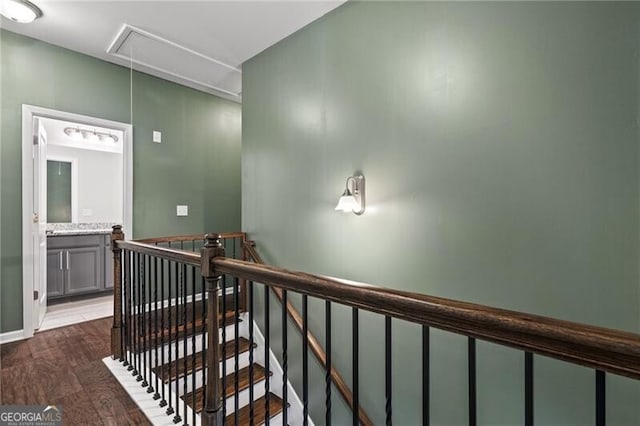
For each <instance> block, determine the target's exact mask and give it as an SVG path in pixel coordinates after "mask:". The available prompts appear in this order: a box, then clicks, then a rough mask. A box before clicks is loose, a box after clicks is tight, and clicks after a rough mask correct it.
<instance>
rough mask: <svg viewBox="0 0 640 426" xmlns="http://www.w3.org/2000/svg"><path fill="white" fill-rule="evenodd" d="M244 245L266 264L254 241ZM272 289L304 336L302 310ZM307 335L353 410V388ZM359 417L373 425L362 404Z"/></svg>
mask: <svg viewBox="0 0 640 426" xmlns="http://www.w3.org/2000/svg"><path fill="white" fill-rule="evenodd" d="M243 247H244V250H245V251H246V257H247V258H248V259H250V260H251V261H253V262H254V263H256V264H258V265H265V263H264V261H263V260H262V257H261V256H260V254H259V253H258V252H257V251H256V249H255V242H254V241H249V240H245V241H244V243H243ZM245 281H246V280H245ZM271 291H272V292H273V294H274V295H275V296H276V298H277V299H278V301H279V302H280V303H281V304H283V305H284V306H285V309H286V311H287V314H288V316H289V318H291V320H292V321H293V324H294V325H295V326H296V328H297V329H298V332H300V333H301V334H302V335H303V336H304V335H305V332H304V329H305V325H304V321H303V318H302V315H300V312H298V310H297V309H296V308H295V306H293V304H292V303H291V302H289V301H285V300H284V299H285V296H284V293H283V290H282V289H280V288H278V287H271ZM306 336H307V344H308V345H309V347H310V348H311V351H312V352H313V354H314V355H315V357H316V359H317V360H318V362H319V363H320V365H321V366H322V367H323V368H324V369H325V371H328V372H329V375H330V377H331V381H332V382H333V384H334V385H335V387H336V389H338V392H340V395H342V398H343V399H344V401H345V402H346V404H347V406H348V407H349V408H350V409H351V410H353V407H354V400H353V393H352V392H351V389H349V386H348V385H347V383H346V381H345V380H344V378H343V377H342V375H341V374H340V373H339V372H338V370H337V369H336V368H335V366H332V365H330V363H327V358H328V357H327V353H326V352H325V350H324V348H323V347H322V344H321V343H320V341H319V340H318V339H317V338H316V337H315V336H314V335H313V333H311V332H310V331H308V330H307V332H306ZM358 419H359V421H360V424H362V425H365V426H373V422H372V421H371V419H370V418H369V416H368V415H367V413H366V411H365V410H364V409H363V408H362V406H360V407H359V409H358Z"/></svg>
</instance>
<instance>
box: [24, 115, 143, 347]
mask: <svg viewBox="0 0 640 426" xmlns="http://www.w3.org/2000/svg"><path fill="white" fill-rule="evenodd" d="M35 117H38V118H51V119H55V120H64V121H73V122H75V123H79V124H82V125H86V126H96V127H106V128H111V129H114V130H120V131H122V132H123V135H124V136H123V141H122V142H123V150H122V161H123V173H124V176H123V186H124V188H123V196H124V200H123V203H122V206H123V210H124V211H123V215H122V217H123V223H122V226H123V228H124V231H125V232H126V233H127V234H128V235H133V126H132V125H131V124H127V123H121V122H118V121H112V120H105V119H102V118H97V117H91V116H88V115H82V114H75V113H71V112H65V111H58V110H54V109H49V108H42V107H38V106H34V105H27V104H23V105H22V297H23V304H22V305H23V306H22V333H23V338H24V339H26V338H29V337H32V336H33V334H34V323H33V309H34V307H33V303H34V300H33V289H34V282H33V280H34V277H33V267H34V266H35V265H34V250H35V249H36V247H33V241H32V238H31V225H32V212H33V193H34V185H36V182H34V181H33V145H34V143H33V141H34V137H37V136H38V135H34V128H33V120H34V118H35ZM41 262H46V258H45V259H41ZM45 279H46V278H45Z"/></svg>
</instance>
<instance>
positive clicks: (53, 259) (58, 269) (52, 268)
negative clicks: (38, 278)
mask: <svg viewBox="0 0 640 426" xmlns="http://www.w3.org/2000/svg"><path fill="white" fill-rule="evenodd" d="M63 262H64V250H58V249H54V250H52V249H49V250H47V296H49V297H58V296H64V265H63Z"/></svg>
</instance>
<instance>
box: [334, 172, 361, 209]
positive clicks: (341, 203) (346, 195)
mask: <svg viewBox="0 0 640 426" xmlns="http://www.w3.org/2000/svg"><path fill="white" fill-rule="evenodd" d="M349 183H351V188H349ZM364 209H365V201H364V176H362V175H356V176H349V177H348V178H347V181H346V183H345V188H344V192H343V193H342V196H341V197H340V199H339V200H338V205H337V206H336V210H337V211H342V212H345V213H354V214H357V215H358V216H359V215H361V214H362V213H364Z"/></svg>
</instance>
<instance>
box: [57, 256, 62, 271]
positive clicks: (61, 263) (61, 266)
mask: <svg viewBox="0 0 640 426" xmlns="http://www.w3.org/2000/svg"><path fill="white" fill-rule="evenodd" d="M58 254H59V255H60V256H58V257H59V258H60V270H61V271H62V252H60V253H58Z"/></svg>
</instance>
